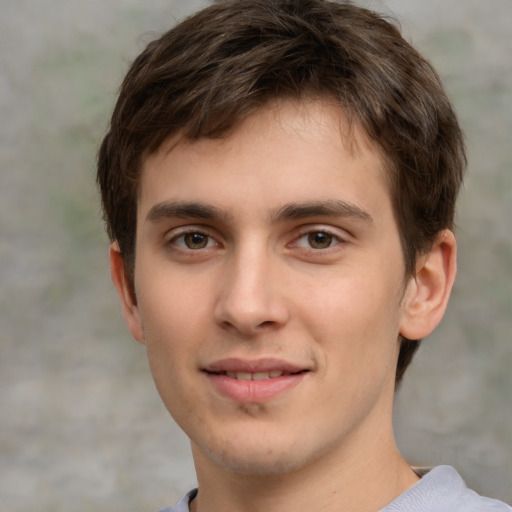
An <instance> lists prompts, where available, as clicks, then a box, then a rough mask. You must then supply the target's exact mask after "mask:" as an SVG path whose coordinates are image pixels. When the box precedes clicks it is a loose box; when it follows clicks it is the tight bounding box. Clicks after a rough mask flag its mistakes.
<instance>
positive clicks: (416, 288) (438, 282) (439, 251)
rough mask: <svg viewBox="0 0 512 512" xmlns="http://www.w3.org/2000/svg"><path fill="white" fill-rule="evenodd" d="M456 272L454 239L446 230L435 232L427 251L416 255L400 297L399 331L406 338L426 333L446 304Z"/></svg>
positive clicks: (436, 323)
mask: <svg viewBox="0 0 512 512" xmlns="http://www.w3.org/2000/svg"><path fill="white" fill-rule="evenodd" d="M456 272H457V243H456V240H455V236H454V234H453V233H452V232H451V231H450V230H444V231H442V232H440V233H439V234H438V236H437V237H436V239H435V241H434V243H433V244H432V248H431V249H430V251H429V252H428V253H427V254H424V255H422V256H420V257H419V258H418V263H417V268H416V275H415V276H412V277H411V278H410V280H409V283H408V285H407V289H406V291H405V294H404V299H403V301H402V318H401V322H400V334H401V335H402V336H404V337H405V338H407V339H410V340H419V339H422V338H424V337H425V336H428V335H429V334H430V333H431V332H432V331H433V330H434V329H435V328H436V327H437V325H438V324H439V322H440V321H441V319H442V318H443V315H444V313H445V311H446V307H447V305H448V299H449V298H450V293H451V290H452V286H453V282H454V280H455V274H456Z"/></svg>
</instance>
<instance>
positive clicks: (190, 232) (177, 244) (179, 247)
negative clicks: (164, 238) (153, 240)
mask: <svg viewBox="0 0 512 512" xmlns="http://www.w3.org/2000/svg"><path fill="white" fill-rule="evenodd" d="M194 235H196V236H199V237H204V239H206V245H205V246H204V247H196V248H192V247H189V246H187V243H186V237H187V236H194ZM180 239H181V243H180V242H179V240H180ZM212 242H213V243H212ZM198 243H199V241H198ZM167 244H168V245H170V246H172V247H173V248H175V249H177V250H181V251H188V252H198V251H201V250H204V249H210V248H211V247H215V246H219V245H220V243H219V242H217V240H215V238H213V237H212V236H211V235H209V234H208V233H205V232H203V231H201V230H200V229H188V230H186V231H182V232H180V233H177V234H175V235H174V236H173V237H172V238H170V239H169V241H168V242H167Z"/></svg>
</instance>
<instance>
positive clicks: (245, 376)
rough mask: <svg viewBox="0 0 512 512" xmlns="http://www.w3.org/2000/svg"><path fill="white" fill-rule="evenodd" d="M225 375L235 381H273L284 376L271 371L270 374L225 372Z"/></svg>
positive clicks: (279, 371) (278, 372)
mask: <svg viewBox="0 0 512 512" xmlns="http://www.w3.org/2000/svg"><path fill="white" fill-rule="evenodd" d="M225 375H226V376H227V377H229V378H230V379H236V380H267V379H275V378H277V377H281V376H282V375H285V372H283V371H281V370H273V371H270V372H255V373H250V372H226V373H225ZM288 375H290V374H288Z"/></svg>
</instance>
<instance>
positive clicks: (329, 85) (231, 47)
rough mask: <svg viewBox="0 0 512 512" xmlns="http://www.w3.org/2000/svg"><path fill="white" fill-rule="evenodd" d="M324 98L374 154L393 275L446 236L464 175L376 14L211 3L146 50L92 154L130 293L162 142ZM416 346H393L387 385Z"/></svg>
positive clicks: (401, 45) (445, 120) (407, 54)
mask: <svg viewBox="0 0 512 512" xmlns="http://www.w3.org/2000/svg"><path fill="white" fill-rule="evenodd" d="M305 95H307V96H314V97H327V98H329V99H333V100H334V101H335V102H336V103H337V104H338V105H339V106H340V107H341V108H342V109H343V111H344V112H345V113H346V115H347V116H348V118H349V119H350V120H354V121H355V122H358V123H360V125H361V126H362V127H363V129H364V131H365V132H366V134H367V136H368V137H369V138H370V139H371V140H373V141H374V142H376V143H377V145H378V146H379V147H380V148H381V150H382V154H383V155H385V163H386V166H387V168H388V174H389V183H390V192H391V197H392V200H393V207H394V214H395V218H396V222H397V225H398V229H399V232H400V237H401V244H402V250H403V254H404V261H405V269H406V275H412V274H414V271H415V265H416V258H417V256H418V254H420V253H423V252H425V251H428V250H429V248H430V246H431V244H432V242H433V240H434V238H435V236H436V234H437V233H439V232H440V231H441V230H443V229H445V228H452V227H453V220H454V211H455V201H456V198H457V194H458V190H459V188H460V184H461V182H462V177H463V173H464V169H465V163H466V159H465V151H464V142H463V137H462V133H461V129H460V127H459V124H458V121H457V118H456V116H455V113H454V110H453V108H452V106H451V104H450V101H449V100H448V98H447V96H446V94H445V92H444V90H443V87H442V84H441V81H440V79H439V77H438V75H437V73H436V72H435V70H434V69H433V68H432V66H431V65H430V64H429V63H428V62H427V61H426V60H425V59H424V58H423V57H422V56H421V55H420V54H419V53H418V52H417V51H416V50H415V49H414V48H412V47H411V45H410V44H408V43H407V42H406V41H405V40H404V39H403V38H402V36H401V35H400V31H399V29H398V28H397V27H396V26H395V24H394V23H393V22H391V21H389V20H388V19H386V18H385V17H384V16H382V15H380V14H377V13H375V12H372V11H369V10H367V9H364V8H361V7H358V6H355V5H353V4H352V3H351V2H348V1H346V2H331V1H326V0H223V1H220V2H216V3H214V4H213V5H211V6H209V7H207V8H205V9H203V10H202V11H199V12H198V13H197V14H195V15H193V16H191V17H189V18H187V19H186V20H185V21H183V22H182V23H180V24H178V25H177V26H176V27H174V28H173V29H171V30H170V31H168V32H167V33H165V34H163V35H162V36H161V37H160V38H159V39H157V40H155V41H153V42H151V43H150V44H149V45H148V46H147V48H146V49H145V50H144V51H143V52H142V53H141V54H140V55H139V56H138V57H137V59H136V60H135V61H134V63H133V64H132V66H131V68H130V69H129V71H128V73H127V75H126V77H125V79H124V82H123V84H122V86H121V90H120V94H119V98H118V101H117V104H116V106H115V109H114V112H113V115H112V120H111V125H110V130H109V132H108V133H107V135H106V136H105V139H104V140H103V143H102V145H101V148H100V151H99V157H98V177H97V180H98V183H99V186H100V189H101V196H102V201H103V208H104V216H105V220H106V224H107V230H108V233H109V236H110V238H111V239H112V240H116V241H117V242H118V244H119V247H120V250H121V252H122V254H123V258H124V261H125V266H126V270H127V278H128V280H129V281H130V283H131V284H132V285H133V272H134V265H135V234H136V233H135V232H136V212H137V198H138V188H139V180H140V175H141V170H142V167H143V163H144V159H145V158H146V157H147V156H148V155H149V154H151V153H153V152H155V151H156V150H157V149H158V148H159V147H160V146H161V145H162V143H163V142H164V141H165V140H166V139H168V138H169V137H170V136H172V135H175V134H178V133H179V134H181V135H182V136H184V137H185V138H188V139H192V140H193V139H198V138H201V137H222V136H224V135H226V134H227V133H228V132H229V131H230V130H232V129H233V128H235V127H236V125H237V123H239V122H240V121H241V120H243V119H244V118H245V117H246V116H247V115H249V114H250V113H252V112H254V111H256V110H257V109H259V108H261V107H262V106H264V105H265V104H267V103H268V102H270V101H272V100H275V99H278V98H287V97H291V98H297V99H299V100H300V99H301V98H303V97H304V96H305ZM417 347H418V341H415V340H405V339H403V340H402V346H401V350H400V355H399V361H398V369H397V382H398V381H400V379H401V378H402V375H403V372H404V371H405V369H406V367H407V365H408V364H409V362H410V360H411V359H412V356H413V354H414V352H415V350H416V348H417Z"/></svg>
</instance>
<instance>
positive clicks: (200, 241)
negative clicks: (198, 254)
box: [183, 233, 209, 249]
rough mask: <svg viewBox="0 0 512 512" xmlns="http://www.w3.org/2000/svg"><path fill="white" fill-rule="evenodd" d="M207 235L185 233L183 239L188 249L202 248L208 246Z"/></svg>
mask: <svg viewBox="0 0 512 512" xmlns="http://www.w3.org/2000/svg"><path fill="white" fill-rule="evenodd" d="M208 240H209V237H208V235H205V234H203V233H185V234H184V235H183V241H184V243H185V245H186V247H187V248H188V249H204V248H205V247H207V246H208Z"/></svg>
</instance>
